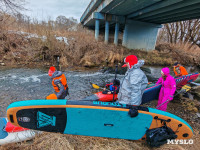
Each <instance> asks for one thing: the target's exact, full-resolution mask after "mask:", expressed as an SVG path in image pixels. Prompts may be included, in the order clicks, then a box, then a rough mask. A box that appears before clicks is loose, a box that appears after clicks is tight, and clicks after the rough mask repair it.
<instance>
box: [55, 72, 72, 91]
mask: <svg viewBox="0 0 200 150" xmlns="http://www.w3.org/2000/svg"><path fill="white" fill-rule="evenodd" d="M55 80H60V81H61V83H62V85H63V86H64V88H65V90H66V89H67V87H68V85H67V79H66V77H65V75H64V74H62V75H61V76H59V77H55V78H53V80H52V85H53V88H54V90H55V92H60V89H59V88H58V87H57V86H56V85H55V84H54V81H55Z"/></svg>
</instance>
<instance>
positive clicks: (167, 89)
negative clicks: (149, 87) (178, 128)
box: [156, 67, 176, 111]
mask: <svg viewBox="0 0 200 150" xmlns="http://www.w3.org/2000/svg"><path fill="white" fill-rule="evenodd" d="M161 75H162V77H160V78H159V79H158V81H157V83H156V84H160V83H161V84H162V87H161V89H160V93H159V99H158V105H157V107H158V106H159V105H160V104H162V103H164V102H165V101H167V100H169V101H171V100H173V96H174V93H175V91H176V81H175V79H174V78H173V77H172V76H171V75H170V70H169V68H167V67H166V68H163V69H162V70H161ZM169 101H168V102H166V103H165V104H163V105H161V106H160V107H159V108H157V109H159V110H162V111H166V110H167V104H168V103H169Z"/></svg>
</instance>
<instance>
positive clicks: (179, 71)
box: [174, 62, 188, 77]
mask: <svg viewBox="0 0 200 150" xmlns="http://www.w3.org/2000/svg"><path fill="white" fill-rule="evenodd" d="M174 74H175V76H176V77H180V76H184V75H188V72H187V70H186V69H185V68H184V67H183V66H181V65H180V64H179V63H178V62H176V63H175V64H174Z"/></svg>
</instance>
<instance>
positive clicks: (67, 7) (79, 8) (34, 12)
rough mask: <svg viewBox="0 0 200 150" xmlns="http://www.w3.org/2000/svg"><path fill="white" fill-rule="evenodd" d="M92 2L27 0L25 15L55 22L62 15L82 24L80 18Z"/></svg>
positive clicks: (80, 0) (79, 0)
mask: <svg viewBox="0 0 200 150" xmlns="http://www.w3.org/2000/svg"><path fill="white" fill-rule="evenodd" d="M90 1H91V0H26V3H25V6H24V7H25V8H26V9H28V10H26V11H23V12H21V13H22V14H24V15H27V16H30V17H31V18H36V19H38V20H40V21H41V20H48V19H51V20H55V19H56V17H57V16H59V15H62V16H65V17H67V18H69V17H73V18H75V19H77V20H78V22H80V17H81V15H82V14H83V12H84V11H85V9H86V8H87V6H88V4H89V3H90Z"/></svg>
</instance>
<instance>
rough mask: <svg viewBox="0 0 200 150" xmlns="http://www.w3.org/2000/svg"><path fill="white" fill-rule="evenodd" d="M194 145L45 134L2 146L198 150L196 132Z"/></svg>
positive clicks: (41, 149)
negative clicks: (157, 145)
mask: <svg viewBox="0 0 200 150" xmlns="http://www.w3.org/2000/svg"><path fill="white" fill-rule="evenodd" d="M192 139H193V140H194V144H192V145H171V144H170V145H167V144H165V145H163V146H161V147H159V148H150V147H148V146H147V144H146V142H145V141H130V140H122V139H109V138H100V137H87V136H78V135H63V134H59V133H43V134H41V135H40V136H37V137H36V138H35V139H34V140H33V141H27V142H22V143H15V144H9V145H4V146H1V147H0V149H1V150H11V149H14V150H18V149H24V150H64V149H65V150H67V149H69V150H97V149H98V150H130V149H136V150H148V149H155V150H173V149H177V150H189V149H190V150H198V149H199V146H200V142H199V140H200V134H199V131H198V130H194V136H193V138H192Z"/></svg>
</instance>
